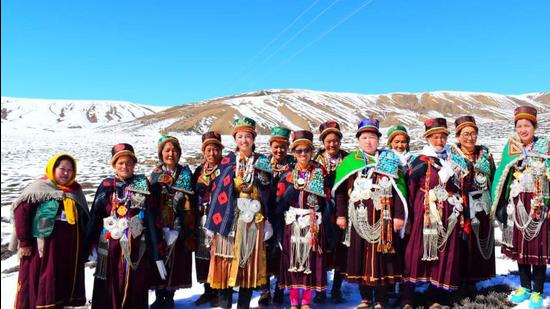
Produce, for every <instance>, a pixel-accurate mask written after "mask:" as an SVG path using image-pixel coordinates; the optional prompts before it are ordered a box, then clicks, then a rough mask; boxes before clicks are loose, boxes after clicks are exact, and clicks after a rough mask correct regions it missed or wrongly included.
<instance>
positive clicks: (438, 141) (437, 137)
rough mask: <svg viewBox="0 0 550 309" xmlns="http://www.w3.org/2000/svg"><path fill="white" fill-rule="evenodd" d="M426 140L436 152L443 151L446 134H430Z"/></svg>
mask: <svg viewBox="0 0 550 309" xmlns="http://www.w3.org/2000/svg"><path fill="white" fill-rule="evenodd" d="M426 139H427V140H428V143H429V144H430V145H431V146H432V147H433V148H434V149H435V150H437V151H441V150H443V149H444V148H445V145H446V144H447V134H445V133H434V134H430V136H428V137H427V138H426Z"/></svg>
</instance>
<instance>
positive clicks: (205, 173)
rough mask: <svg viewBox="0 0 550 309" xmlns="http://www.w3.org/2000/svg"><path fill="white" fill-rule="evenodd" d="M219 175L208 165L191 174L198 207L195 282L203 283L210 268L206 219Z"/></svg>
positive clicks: (216, 170) (209, 239) (202, 165)
mask: <svg viewBox="0 0 550 309" xmlns="http://www.w3.org/2000/svg"><path fill="white" fill-rule="evenodd" d="M219 175H220V169H219V167H218V166H216V167H212V166H211V165H210V164H209V163H203V164H201V165H199V166H198V167H197V169H196V170H195V173H194V174H193V179H194V183H195V193H196V195H197V198H198V207H199V220H200V225H199V229H200V230H199V241H198V247H197V251H196V252H195V267H196V270H197V281H198V282H200V283H205V282H206V280H207V278H208V268H209V266H210V242H211V241H212V238H211V237H209V236H208V235H207V233H206V217H207V216H208V212H209V211H210V199H211V196H212V185H213V184H214V181H216V177H218V176H219Z"/></svg>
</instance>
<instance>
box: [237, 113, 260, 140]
mask: <svg viewBox="0 0 550 309" xmlns="http://www.w3.org/2000/svg"><path fill="white" fill-rule="evenodd" d="M238 132H249V133H251V134H252V135H253V136H254V137H256V134H257V133H256V121H254V120H253V119H251V118H248V117H239V118H236V119H235V120H233V137H235V135H236V134H237V133H238Z"/></svg>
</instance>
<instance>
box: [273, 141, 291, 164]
mask: <svg viewBox="0 0 550 309" xmlns="http://www.w3.org/2000/svg"><path fill="white" fill-rule="evenodd" d="M287 150H288V143H285V142H279V141H273V142H271V153H272V154H273V158H275V160H277V161H278V162H281V161H283V160H284V159H285V157H286V152H287Z"/></svg>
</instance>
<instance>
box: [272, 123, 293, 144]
mask: <svg viewBox="0 0 550 309" xmlns="http://www.w3.org/2000/svg"><path fill="white" fill-rule="evenodd" d="M289 138H290V130H289V129H287V128H283V127H274V128H273V129H271V138H270V139H269V144H271V143H272V142H283V143H288V140H289Z"/></svg>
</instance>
